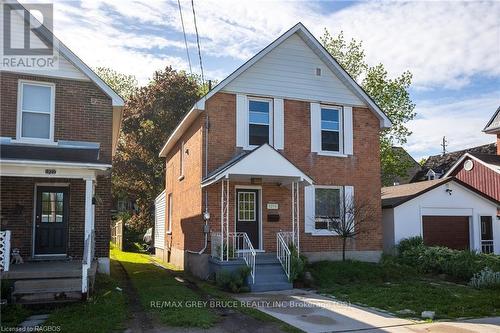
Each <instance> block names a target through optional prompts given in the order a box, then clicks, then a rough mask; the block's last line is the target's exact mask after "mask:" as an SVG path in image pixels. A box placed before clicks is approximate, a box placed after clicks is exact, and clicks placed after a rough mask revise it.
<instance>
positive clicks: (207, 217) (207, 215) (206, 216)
mask: <svg viewBox="0 0 500 333" xmlns="http://www.w3.org/2000/svg"><path fill="white" fill-rule="evenodd" d="M209 127H210V126H209V122H208V112H207V111H205V170H204V174H205V176H204V178H205V177H207V175H208V129H209ZM204 191H205V211H204V212H203V220H204V221H205V224H204V225H203V233H204V235H205V244H204V245H203V248H202V249H201V250H200V251H198V252H196V251H190V250H188V251H187V252H188V253H193V254H202V253H203V252H205V250H206V249H207V246H208V234H209V233H210V226H209V225H208V220H210V213H209V212H208V190H207V189H206V188H205V189H204Z"/></svg>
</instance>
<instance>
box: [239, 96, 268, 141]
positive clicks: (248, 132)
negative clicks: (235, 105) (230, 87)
mask: <svg viewBox="0 0 500 333" xmlns="http://www.w3.org/2000/svg"><path fill="white" fill-rule="evenodd" d="M250 101H259V102H267V103H268V104H269V145H270V146H272V147H274V100H273V99H272V98H266V97H253V96H247V101H246V102H247V105H246V108H247V120H246V127H247V138H246V143H247V145H246V147H245V150H254V149H255V148H257V147H259V146H257V145H251V144H250Z"/></svg>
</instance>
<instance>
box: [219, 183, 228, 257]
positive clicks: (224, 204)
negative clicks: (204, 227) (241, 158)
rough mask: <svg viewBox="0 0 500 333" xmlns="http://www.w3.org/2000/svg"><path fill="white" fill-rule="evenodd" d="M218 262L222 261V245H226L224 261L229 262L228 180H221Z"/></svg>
mask: <svg viewBox="0 0 500 333" xmlns="http://www.w3.org/2000/svg"><path fill="white" fill-rule="evenodd" d="M220 234H221V242H220V253H221V258H220V260H224V244H226V260H229V179H224V178H223V179H222V180H221V199H220Z"/></svg>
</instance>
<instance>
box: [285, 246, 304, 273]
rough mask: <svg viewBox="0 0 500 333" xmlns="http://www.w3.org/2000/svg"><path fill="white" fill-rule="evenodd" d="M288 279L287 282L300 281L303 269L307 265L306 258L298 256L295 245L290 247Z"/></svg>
mask: <svg viewBox="0 0 500 333" xmlns="http://www.w3.org/2000/svg"><path fill="white" fill-rule="evenodd" d="M288 248H289V249H290V278H289V281H290V282H293V281H296V280H302V279H303V277H304V269H305V267H306V265H307V258H306V257H305V256H304V255H302V254H301V255H299V253H298V251H297V248H296V247H295V245H290V246H289V247H288Z"/></svg>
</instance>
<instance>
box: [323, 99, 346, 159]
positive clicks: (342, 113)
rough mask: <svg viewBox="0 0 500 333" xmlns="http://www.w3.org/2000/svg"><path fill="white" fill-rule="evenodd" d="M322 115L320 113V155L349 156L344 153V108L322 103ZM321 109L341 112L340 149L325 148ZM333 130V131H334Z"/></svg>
mask: <svg viewBox="0 0 500 333" xmlns="http://www.w3.org/2000/svg"><path fill="white" fill-rule="evenodd" d="M319 107H320V115H319V117H318V118H319V127H318V128H319V133H318V135H319V150H318V155H324V156H336V157H347V156H348V155H346V154H344V109H343V107H341V106H335V105H325V104H320V106H319ZM321 109H329V110H337V111H338V112H339V151H330V150H323V149H322V147H323V141H322V136H321V132H322V131H323V129H322V128H321ZM332 132H333V131H332Z"/></svg>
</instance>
